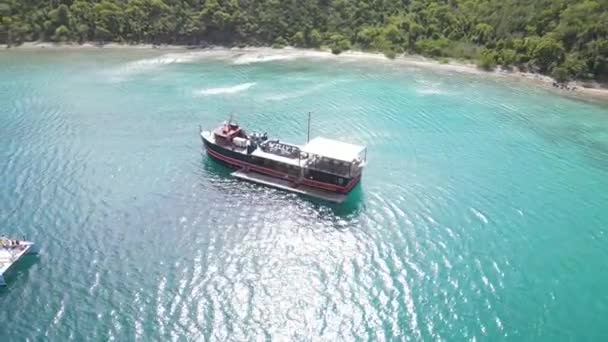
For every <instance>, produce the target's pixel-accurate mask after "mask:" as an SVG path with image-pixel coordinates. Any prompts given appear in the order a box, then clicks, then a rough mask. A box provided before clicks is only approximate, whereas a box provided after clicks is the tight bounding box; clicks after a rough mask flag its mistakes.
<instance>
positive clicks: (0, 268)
mask: <svg viewBox="0 0 608 342" xmlns="http://www.w3.org/2000/svg"><path fill="white" fill-rule="evenodd" d="M9 241H11V240H9V239H6V238H0V286H5V285H6V282H5V280H4V275H5V273H6V272H7V271H8V270H9V269H10V268H11V266H13V264H14V263H16V262H17V261H19V259H21V257H22V256H24V255H27V254H34V253H36V251H35V248H34V243H32V242H29V241H19V240H12V241H19V244H18V245H14V244H12V245H11V244H10V242H9Z"/></svg>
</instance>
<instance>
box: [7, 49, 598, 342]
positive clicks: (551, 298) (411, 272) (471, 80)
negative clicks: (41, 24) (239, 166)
mask: <svg viewBox="0 0 608 342" xmlns="http://www.w3.org/2000/svg"><path fill="white" fill-rule="evenodd" d="M308 112H312V132H311V136H318V135H321V136H325V137H329V138H335V139H340V140H344V141H347V142H352V143H357V144H364V145H366V146H367V148H368V154H367V156H368V160H369V165H368V167H367V169H366V171H365V174H364V177H363V181H362V184H361V185H360V186H359V187H358V188H357V189H355V191H354V193H352V195H351V196H350V197H349V199H348V201H347V202H346V203H344V204H343V205H330V204H327V203H323V202H320V201H316V200H311V199H308V198H304V197H300V196H297V195H294V194H291V193H286V192H283V191H279V190H275V189H271V188H267V187H263V186H258V185H254V184H250V183H245V182H240V181H236V180H234V179H233V178H231V177H230V171H229V170H228V169H226V168H225V167H223V166H221V165H218V164H217V163H216V162H214V161H213V160H211V159H210V158H209V157H208V156H207V155H206V154H205V153H204V152H203V150H202V148H201V142H200V139H199V137H198V131H199V125H202V126H203V128H212V127H214V126H216V125H217V124H219V123H220V122H222V121H223V120H226V119H228V118H229V117H230V116H232V117H233V118H235V119H237V120H238V121H239V122H240V123H241V125H243V126H245V127H247V128H250V129H252V130H258V131H262V132H263V131H266V132H268V133H269V135H271V136H276V137H279V138H281V139H282V140H285V141H290V142H294V143H303V142H304V141H305V140H306V120H307V113H308ZM0 234H5V235H9V236H13V237H22V236H24V237H26V238H27V239H30V240H33V241H35V242H36V243H37V244H38V245H39V246H40V248H41V252H40V254H39V255H38V256H36V257H28V258H26V259H24V260H22V262H20V263H19V264H17V265H15V268H14V269H12V270H11V272H10V273H9V274H8V276H7V280H8V286H7V287H5V288H2V289H0V341H23V340H32V341H68V340H75V341H83V340H95V341H105V340H119V341H125V340H139V341H170V340H184V341H186V340H203V341H206V340H214V341H226V340H233V341H246V340H276V341H288V340H296V341H339V340H346V341H382V340H391V341H395V340H403V341H406V340H412V341H418V340H421V341H422V340H424V341H431V340H432V341H435V340H445V341H495V340H508V341H561V340H565V341H606V340H608V324H607V323H608V106H607V105H606V104H601V103H590V102H585V101H582V100H577V99H571V98H565V97H561V96H560V95H558V94H556V93H554V92H551V91H550V90H546V89H541V88H538V87H536V86H534V85H531V84H529V83H526V82H520V81H515V80H511V79H508V78H500V77H496V76H489V75H484V74H474V73H473V74H471V73H459V72H455V71H449V70H433V69H428V68H427V69H425V68H420V67H413V66H408V65H407V64H404V63H398V62H390V61H381V60H376V59H365V58H354V57H353V58H351V57H344V58H335V57H329V56H327V55H323V54H318V53H308V54H307V53H293V52H289V53H288V52H282V51H280V50H276V51H268V50H264V51H261V52H260V51H257V52H256V51H241V52H238V51H190V50H175V51H163V50H157V49H89V50H77V49H65V50H61V49H34V50H9V51H1V52H0Z"/></svg>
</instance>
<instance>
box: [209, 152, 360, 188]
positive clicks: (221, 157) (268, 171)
mask: <svg viewBox="0 0 608 342" xmlns="http://www.w3.org/2000/svg"><path fill="white" fill-rule="evenodd" d="M207 153H209V154H210V155H211V156H212V157H214V158H217V159H219V160H221V161H223V162H226V163H228V164H230V165H233V166H240V167H249V168H250V169H251V170H254V171H257V172H261V173H265V174H267V175H271V176H274V177H278V178H282V179H288V180H290V181H295V177H293V176H290V175H288V174H287V173H284V172H280V171H276V170H273V169H269V168H266V167H263V166H259V165H255V164H251V163H248V162H244V161H242V160H238V159H234V158H231V157H228V156H225V155H223V154H221V153H219V152H217V151H214V150H213V149H211V148H209V147H207ZM359 179H361V176H357V177H354V178H352V179H351V180H350V181H349V182H348V184H346V186H339V185H334V184H329V183H323V182H318V181H315V180H312V179H303V180H302V183H303V184H306V185H308V186H313V187H315V188H320V189H324V190H329V191H333V192H339V193H343V194H345V193H347V192H349V191H350V190H351V189H352V188H353V187H354V186H355V185H356V184H357V182H358V181H359Z"/></svg>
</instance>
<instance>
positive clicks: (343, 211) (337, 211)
mask: <svg viewBox="0 0 608 342" xmlns="http://www.w3.org/2000/svg"><path fill="white" fill-rule="evenodd" d="M201 165H202V172H201V173H202V174H203V175H205V176H206V177H209V176H211V180H210V181H208V182H206V183H207V184H208V185H209V186H210V187H212V188H215V189H216V190H217V191H218V192H221V193H225V194H227V195H230V196H237V197H241V198H242V196H243V194H246V195H247V197H248V198H249V197H250V196H251V195H257V196H273V199H276V200H278V201H281V200H283V201H285V200H286V201H290V202H292V203H294V204H297V202H298V201H301V202H300V203H301V204H308V205H312V206H313V207H314V209H315V211H318V212H319V213H322V212H326V213H327V211H329V213H328V214H331V215H334V216H336V217H341V218H343V217H348V216H352V215H356V214H358V213H359V212H361V210H362V208H363V197H364V194H363V189H362V187H363V186H362V184H361V183H359V184H357V185H356V186H355V187H354V188H353V189H352V190H351V191H350V192H349V194H348V195H347V196H346V200H345V201H344V202H342V203H334V202H331V201H326V200H323V199H319V198H315V197H312V196H306V195H302V194H296V193H293V192H290V191H287V190H282V189H277V188H274V187H272V186H268V185H261V184H256V183H253V182H248V181H244V180H239V179H236V178H234V177H233V176H232V175H231V173H232V172H234V170H235V168H234V167H233V166H231V165H228V164H225V163H222V162H220V161H217V160H214V159H213V158H210V157H209V156H208V155H207V154H205V153H202V154H201Z"/></svg>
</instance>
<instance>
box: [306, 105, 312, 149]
mask: <svg viewBox="0 0 608 342" xmlns="http://www.w3.org/2000/svg"><path fill="white" fill-rule="evenodd" d="M310 115H311V113H310V112H308V137H307V139H306V142H309V141H310Z"/></svg>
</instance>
